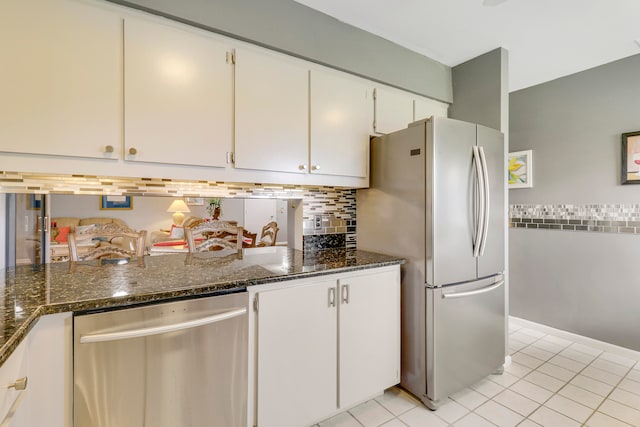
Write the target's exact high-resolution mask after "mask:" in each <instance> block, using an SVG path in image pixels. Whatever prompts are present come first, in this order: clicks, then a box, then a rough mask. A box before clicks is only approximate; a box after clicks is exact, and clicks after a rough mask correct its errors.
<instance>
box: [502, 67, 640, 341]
mask: <svg viewBox="0 0 640 427" xmlns="http://www.w3.org/2000/svg"><path fill="white" fill-rule="evenodd" d="M638 76H640V55H635V56H632V57H629V58H626V59H622V60H619V61H616V62H613V63H610V64H607V65H603V66H600V67H597V68H594V69H591V70H587V71H584V72H581V73H578V74H574V75H571V76H567V77H563V78H561V79H558V80H554V81H551V82H548V83H544V84H541V85H538V86H534V87H531V88H527V89H523V90H520V91H517V92H514V93H512V94H511V96H510V130H511V135H510V151H519V150H526V149H532V150H533V166H534V169H533V172H534V180H533V182H534V188H531V189H514V190H510V191H509V193H510V194H509V197H510V203H515V204H560V203H562V204H590V203H627V204H630V203H636V204H637V203H640V186H634V185H626V186H621V185H620V153H621V144H620V134H621V133H623V132H629V131H634V130H640V78H638ZM509 239H510V248H509V249H510V250H509V254H510V277H511V283H510V285H511V287H510V292H511V300H510V305H511V314H512V315H514V316H517V317H522V318H525V319H528V320H532V321H535V322H539V323H542V324H545V325H549V326H552V327H555V328H559V329H564V330H567V331H571V332H575V333H578V334H581V335H585V336H588V337H592V338H595V339H599V340H602V341H606V342H610V343H613V344H618V345H622V346H625V347H628V348H632V349H634V350H640V335H638V325H640V306H639V305H638V301H640V278H639V276H638V272H637V265H638V261H637V259H638V253H640V252H639V251H640V235H623V234H605V233H596V232H582V231H577V232H570V231H556V230H531V229H528V230H525V229H510V237H509Z"/></svg>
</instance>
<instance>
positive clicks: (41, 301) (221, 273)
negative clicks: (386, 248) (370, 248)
mask: <svg viewBox="0 0 640 427" xmlns="http://www.w3.org/2000/svg"><path fill="white" fill-rule="evenodd" d="M403 262H404V260H402V259H400V258H397V257H392V256H387V255H380V254H374V253H371V252H365V251H358V250H344V249H326V250H321V251H315V252H304V253H303V252H302V251H299V250H295V249H289V248H285V247H267V248H255V249H246V250H244V253H243V255H242V256H240V255H238V254H237V253H235V252H232V253H229V252H226V253H225V252H223V251H219V252H211V253H206V254H195V255H193V256H190V255H188V254H174V255H163V256H155V257H145V259H144V264H145V265H144V267H140V266H139V265H138V264H137V263H136V262H132V263H131V264H125V265H116V264H108V265H102V266H98V265H97V263H96V262H86V263H78V265H77V266H76V268H75V271H73V272H70V269H69V263H55V264H46V265H33V266H20V267H16V268H8V269H5V270H0V281H1V282H0V284H1V285H2V288H3V292H2V295H0V302H1V306H0V310H2V312H1V313H0V316H1V317H0V319H2V320H3V323H2V325H1V326H0V331H1V332H2V336H1V337H0V365H2V364H3V363H4V361H5V360H6V359H7V357H9V355H10V354H11V353H12V352H13V350H14V349H15V348H16V347H17V345H18V344H19V343H20V342H21V341H22V339H23V338H24V337H25V336H26V335H27V333H28V331H29V330H30V329H31V327H32V326H33V325H34V324H35V322H36V320H37V319H38V318H39V317H40V316H42V315H45V314H52V313H61V312H67V311H74V312H81V311H87V310H94V309H103V308H112V307H128V306H132V305H136V304H144V303H149V302H155V301H158V302H160V301H165V300H171V299H177V298H185V297H189V296H201V295H215V294H218V293H225V292H233V291H240V292H241V291H245V290H246V288H247V286H252V285H259V284H265V283H271V282H278V281H283V280H291V279H297V278H303V277H312V276H317V275H323V274H333V273H340V272H344V271H353V270H362V269H367V268H375V267H382V266H386V265H394V264H401V263H403Z"/></svg>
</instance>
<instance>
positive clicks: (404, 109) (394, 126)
mask: <svg viewBox="0 0 640 427" xmlns="http://www.w3.org/2000/svg"><path fill="white" fill-rule="evenodd" d="M374 111H375V120H374V131H375V132H376V133H391V132H395V131H397V130H400V129H405V128H406V127H407V125H408V124H409V123H411V122H412V121H413V95H412V94H410V93H408V92H400V91H393V90H391V89H385V88H379V87H378V88H376V95H375V109H374Z"/></svg>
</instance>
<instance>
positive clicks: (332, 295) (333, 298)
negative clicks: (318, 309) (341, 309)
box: [329, 288, 336, 307]
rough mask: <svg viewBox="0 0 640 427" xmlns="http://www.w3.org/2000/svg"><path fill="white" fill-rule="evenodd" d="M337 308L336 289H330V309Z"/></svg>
mask: <svg viewBox="0 0 640 427" xmlns="http://www.w3.org/2000/svg"><path fill="white" fill-rule="evenodd" d="M335 306H336V288H329V307H335Z"/></svg>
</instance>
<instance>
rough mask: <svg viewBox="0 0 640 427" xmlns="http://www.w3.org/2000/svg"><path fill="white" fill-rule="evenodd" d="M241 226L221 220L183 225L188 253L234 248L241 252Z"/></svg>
mask: <svg viewBox="0 0 640 427" xmlns="http://www.w3.org/2000/svg"><path fill="white" fill-rule="evenodd" d="M242 232H243V228H242V227H238V226H234V225H231V224H229V223H228V222H225V221H221V220H212V221H201V222H198V223H195V224H193V225H192V226H191V227H185V229H184V234H185V237H186V238H187V245H188V246H189V253H196V252H205V251H210V250H221V249H234V250H237V251H238V253H240V254H241V253H242Z"/></svg>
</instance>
